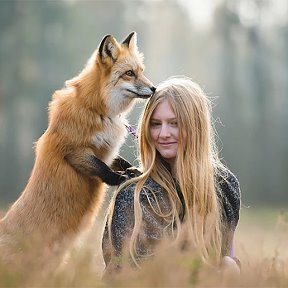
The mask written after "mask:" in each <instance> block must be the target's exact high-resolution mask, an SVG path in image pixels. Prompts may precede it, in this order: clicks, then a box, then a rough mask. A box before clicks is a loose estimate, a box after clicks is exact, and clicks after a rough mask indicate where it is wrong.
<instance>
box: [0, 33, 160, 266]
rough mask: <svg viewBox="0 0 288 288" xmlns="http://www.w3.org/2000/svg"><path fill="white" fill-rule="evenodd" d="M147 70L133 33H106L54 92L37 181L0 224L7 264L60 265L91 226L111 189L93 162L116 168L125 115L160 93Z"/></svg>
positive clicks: (38, 158) (35, 173) (42, 139)
mask: <svg viewBox="0 0 288 288" xmlns="http://www.w3.org/2000/svg"><path fill="white" fill-rule="evenodd" d="M143 70H144V66H143V58H142V55H141V54H140V53H139V52H138V49H137V44H136V33H135V32H132V33H131V34H130V35H129V36H128V37H127V38H126V39H125V40H124V41H123V42H122V43H118V42H117V40H116V39H115V38H114V37H112V36H111V35H107V36H105V37H104V38H103V40H102V41H101V43H100V45H99V47H98V48H97V49H96V51H95V52H94V53H93V55H92V56H91V58H90V59H89V61H88V63H87V65H86V67H85V68H84V69H83V71H82V72H81V73H80V74H79V75H78V76H76V77H75V78H73V79H72V80H70V81H67V82H66V86H65V87H64V88H63V89H62V90H59V91H56V92H55V93H54V95H53V99H52V101H51V102H50V104H49V124H48V128H47V130H46V131H45V133H44V134H43V135H42V136H41V137H40V139H39V140H38V142H37V145H36V159H35V165H34V167H33V170H32V173H31V177H30V179H29V181H28V184H27V186H26V188H25V189H24V191H23V192H22V194H21V196H20V197H19V198H18V200H17V201H16V202H15V203H14V204H13V205H12V206H11V208H10V209H9V210H8V212H7V214H6V215H5V216H4V218H3V219H1V221H0V253H1V254H2V255H0V257H1V256H2V259H4V260H8V261H14V260H15V259H16V261H18V260H19V261H20V262H19V263H20V265H22V264H23V263H28V262H29V263H30V262H31V263H37V264H38V263H40V262H46V261H49V260H48V259H49V257H50V258H52V259H53V260H55V259H56V258H57V259H58V260H60V261H61V257H63V256H64V253H65V252H67V249H68V248H69V247H70V246H71V244H72V243H73V240H75V238H76V236H77V235H78V234H79V232H81V231H82V230H83V229H85V228H87V227H89V226H90V224H91V223H92V222H93V220H94V217H95V215H96V214H97V210H98V209H99V207H100V205H101V203H102V198H103V194H104V191H105V184H104V183H103V182H102V181H101V180H100V178H98V177H97V176H95V175H97V171H96V172H95V171H94V168H97V167H94V166H95V165H94V161H93V160H94V159H95V157H97V158H98V159H100V160H102V161H103V162H105V163H106V164H107V165H111V163H112V161H113V158H114V157H115V156H116V155H117V153H118V150H119V148H120V146H121V144H122V143H123V141H124V138H125V135H126V129H125V123H126V120H125V114H126V113H127V112H128V110H129V109H131V108H132V106H133V103H134V102H135V99H136V98H148V97H149V96H151V94H152V93H153V92H154V90H155V88H154V87H153V85H152V83H151V82H150V81H149V80H148V79H147V78H146V77H145V76H144V75H143ZM96 170H97V169H96ZM94 172H95V173H94ZM21 241H23V243H24V244H23V243H22V242H21ZM22 244H23V245H22ZM27 245H28V246H29V249H27V250H25V248H27ZM32 249H33V253H31V251H32ZM52 252H55V253H52ZM28 255H29V261H28V260H27V259H28ZM52 255H53V256H52ZM51 256H52V257H51ZM36 257H38V258H37V259H36ZM58 260H57V261H58ZM21 263H22V264H21Z"/></svg>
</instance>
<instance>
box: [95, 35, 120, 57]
mask: <svg viewBox="0 0 288 288" xmlns="http://www.w3.org/2000/svg"><path fill="white" fill-rule="evenodd" d="M119 52H120V45H119V43H118V42H117V40H116V39H115V38H114V37H113V36H111V35H106V36H105V37H104V38H103V39H102V41H101V43H100V45H99V49H98V54H99V56H100V59H101V62H102V63H106V62H107V60H108V59H111V60H112V61H113V62H115V61H116V60H117V58H118V55H119Z"/></svg>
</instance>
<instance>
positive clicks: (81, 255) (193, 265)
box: [0, 207, 288, 287]
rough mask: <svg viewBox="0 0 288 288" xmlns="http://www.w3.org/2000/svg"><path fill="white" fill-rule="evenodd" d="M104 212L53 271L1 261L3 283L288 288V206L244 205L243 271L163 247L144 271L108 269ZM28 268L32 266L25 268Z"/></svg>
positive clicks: (240, 232) (238, 240)
mask: <svg viewBox="0 0 288 288" xmlns="http://www.w3.org/2000/svg"><path fill="white" fill-rule="evenodd" d="M102 215H103V213H102V214H101V215H100V216H99V217H98V218H97V219H96V222H95V226H94V227H93V229H92V230H91V231H89V233H88V234H87V235H84V237H82V238H81V241H79V243H77V245H76V248H75V249H74V250H73V251H72V252H71V255H70V257H69V259H67V260H66V262H65V263H64V264H63V265H62V266H61V268H60V269H58V271H57V272H54V273H53V274H51V273H47V272H46V271H42V273H39V272H38V273H33V271H30V269H29V267H27V269H26V270H25V269H24V271H25V272H24V273H23V272H21V273H20V272H19V271H13V269H12V270H11V269H8V268H7V267H6V266H5V265H4V264H0V287H288V247H287V245H288V209H286V210H285V209H280V208H267V207H261V208H259V207H257V208H256V207H249V208H247V207H243V208H242V209H241V219H240V222H239V225H238V228H237V232H236V235H235V256H237V257H238V258H239V259H240V260H241V265H242V269H241V274H240V275H232V274H227V273H223V272H221V271H219V270H217V269H214V268H211V267H207V266H205V265H203V264H202V263H201V262H200V261H199V260H198V259H197V257H194V256H193V255H189V253H185V252H181V253H180V252H179V251H171V249H161V251H159V253H158V255H157V256H156V257H154V258H153V259H151V260H150V261H146V262H145V263H143V265H142V268H141V269H137V270H136V269H128V268H127V269H124V270H123V271H122V272H120V273H117V274H113V275H112V274H110V275H109V273H104V274H103V271H104V269H105V265H104V261H103V257H102V252H101V234H102V230H103V216H102ZM25 268H26V267H25Z"/></svg>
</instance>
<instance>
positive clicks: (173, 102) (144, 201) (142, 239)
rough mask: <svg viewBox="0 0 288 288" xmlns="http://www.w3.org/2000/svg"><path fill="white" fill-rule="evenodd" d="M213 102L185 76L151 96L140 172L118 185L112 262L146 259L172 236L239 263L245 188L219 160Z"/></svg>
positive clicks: (108, 246) (111, 225)
mask: <svg viewBox="0 0 288 288" xmlns="http://www.w3.org/2000/svg"><path fill="white" fill-rule="evenodd" d="M210 108H211V107H210V102H209V100H208V98H207V97H206V95H205V94H204V92H203V91H202V89H201V88H200V87H199V85H197V84H196V83H194V82H193V81H192V80H191V79H189V78H186V77H173V78H169V79H168V80H166V81H164V82H162V83H161V84H160V85H159V86H158V87H157V89H156V92H155V94H154V95H153V96H152V97H151V99H149V101H148V102H147V104H146V106H145V108H144V110H143V113H142V116H141V118H140V121H139V135H138V136H139V163H140V167H139V170H140V171H141V173H139V174H138V175H134V176H136V177H131V179H129V180H128V181H126V182H124V183H123V184H122V185H121V186H120V187H119V188H118V189H117V191H116V194H115V197H114V198H113V199H112V203H111V206H110V209H109V213H108V218H107V224H106V228H105V232H104V237H103V254H104V260H105V262H106V265H107V266H109V265H115V263H116V266H119V265H120V266H121V259H122V258H123V257H122V256H123V255H125V254H127V253H128V254H129V255H130V259H132V260H133V261H134V263H136V265H139V264H140V265H141V259H143V258H147V257H148V256H149V255H151V254H153V249H154V247H155V245H156V244H158V243H159V242H160V241H161V239H163V238H167V236H168V237H169V239H171V241H175V242H177V241H180V242H181V243H182V247H183V241H184V242H185V247H194V249H197V251H198V253H199V254H200V256H201V258H202V259H203V260H204V261H209V259H211V257H212V256H213V257H212V258H213V260H216V262H217V263H221V262H222V263H223V260H224V262H225V263H229V264H231V265H232V266H233V265H234V266H235V267H238V266H237V265H236V262H235V258H234V257H233V235H234V231H235V228H236V225H237V223H238V219H239V210H240V188H239V183H238V181H237V179H236V177H235V176H234V175H233V174H232V173H231V172H230V171H229V170H228V169H227V168H225V167H224V165H223V164H222V163H221V162H220V160H219V158H218V153H217V149H216V145H215V142H214V131H213V125H212V122H211V115H210V112H211V111H210ZM184 236H185V237H184ZM183 237H184V238H183ZM115 259H116V260H117V261H116V262H115ZM237 269H238V268H236V270H237Z"/></svg>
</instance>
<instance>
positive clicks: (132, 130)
mask: <svg viewBox="0 0 288 288" xmlns="http://www.w3.org/2000/svg"><path fill="white" fill-rule="evenodd" d="M125 126H126V129H127V131H128V133H129V134H130V135H132V136H134V138H138V135H137V131H136V129H135V128H134V127H132V126H130V125H125Z"/></svg>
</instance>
